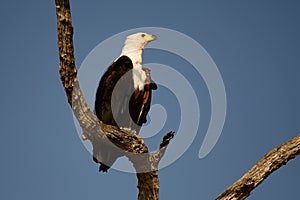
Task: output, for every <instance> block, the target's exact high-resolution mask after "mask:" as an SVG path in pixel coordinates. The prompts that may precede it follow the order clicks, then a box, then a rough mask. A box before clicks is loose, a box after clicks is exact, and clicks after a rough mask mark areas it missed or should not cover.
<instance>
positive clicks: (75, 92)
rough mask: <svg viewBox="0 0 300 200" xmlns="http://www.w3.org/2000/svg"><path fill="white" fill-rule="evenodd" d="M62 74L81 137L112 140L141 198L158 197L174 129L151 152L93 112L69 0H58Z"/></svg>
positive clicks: (60, 70)
mask: <svg viewBox="0 0 300 200" xmlns="http://www.w3.org/2000/svg"><path fill="white" fill-rule="evenodd" d="M55 4H56V14H57V28H58V48H59V60H60V65H59V74H60V78H61V81H62V85H63V87H64V89H65V92H66V95H67V98H68V102H69V104H70V106H71V108H72V110H73V112H74V114H75V116H76V118H77V120H78V122H79V124H80V126H81V128H82V131H83V135H82V139H84V140H86V139H88V140H90V141H91V143H92V144H93V147H95V146H96V145H97V144H99V141H100V140H101V141H106V142H113V143H114V144H115V145H116V146H118V147H119V148H121V149H123V150H124V152H125V155H126V156H127V157H128V158H129V160H130V161H131V162H133V165H134V167H135V169H136V171H137V178H138V189H139V195H138V199H139V200H146V199H151V200H155V199H159V195H158V188H159V182H158V170H157V169H158V163H159V161H160V159H161V158H162V156H163V154H164V152H165V149H166V147H167V145H168V144H169V141H170V139H172V138H173V136H174V132H173V131H172V132H170V133H168V134H166V136H165V137H164V138H163V141H162V142H161V144H160V148H159V150H158V151H157V152H155V153H149V152H148V148H147V146H146V145H145V143H144V141H143V139H142V138H141V137H139V136H138V135H135V134H133V133H127V132H124V131H122V130H120V129H119V128H118V127H114V126H110V125H105V124H103V123H102V122H100V121H99V120H98V118H97V117H96V115H95V114H94V113H93V112H91V110H90V108H89V107H88V105H87V103H86V101H85V99H84V97H83V95H82V91H81V90H80V87H79V83H78V81H77V79H76V72H77V70H76V66H75V58H74V48H73V27H72V20H71V12H70V4H69V1H68V0H56V1H55Z"/></svg>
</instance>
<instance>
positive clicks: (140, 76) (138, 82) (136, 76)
mask: <svg viewBox="0 0 300 200" xmlns="http://www.w3.org/2000/svg"><path fill="white" fill-rule="evenodd" d="M132 77H133V86H134V89H139V90H140V91H142V90H144V85H145V81H146V73H145V72H144V70H143V69H142V68H137V67H133V69H132Z"/></svg>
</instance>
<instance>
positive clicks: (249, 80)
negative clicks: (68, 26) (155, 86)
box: [0, 0, 300, 200]
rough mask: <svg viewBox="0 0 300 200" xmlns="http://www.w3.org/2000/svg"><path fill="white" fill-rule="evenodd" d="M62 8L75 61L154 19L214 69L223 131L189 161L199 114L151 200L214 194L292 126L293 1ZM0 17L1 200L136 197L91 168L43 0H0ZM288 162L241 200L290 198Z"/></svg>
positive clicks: (128, 180)
mask: <svg viewBox="0 0 300 200" xmlns="http://www.w3.org/2000/svg"><path fill="white" fill-rule="evenodd" d="M71 9H72V17H73V25H74V28H75V35H74V42H75V51H76V63H77V66H78V67H79V66H80V64H81V63H82V62H83V60H84V59H85V57H86V56H87V55H88V53H89V52H90V51H91V50H92V49H93V48H94V47H95V46H96V45H98V44H99V43H100V42H101V41H103V40H105V39H106V38H108V37H110V36H112V35H114V34H117V33H119V32H122V31H126V30H128V29H132V28H138V27H145V26H157V27H165V28H170V29H174V30H177V31H180V32H182V33H185V34H186V35H188V36H190V37H192V38H193V39H195V40H196V41H197V42H199V43H200V44H201V45H202V46H203V47H204V48H205V49H206V50H207V52H208V53H209V54H210V55H211V57H212V58H213V59H214V61H215V62H216V64H217V66H218V68H219V71H220V73H221V75H222V77H223V81H224V84H225V88H226V93H227V101H228V107H227V109H228V110H227V118H226V121H225V126H224V129H223V132H222V135H221V137H220V139H219V141H218V143H217V145H216V146H215V148H214V149H213V151H212V152H211V153H210V154H209V155H208V156H207V157H205V158H204V159H201V160H200V159H198V151H199V147H200V144H201V142H202V141H203V137H204V135H203V134H204V133H205V129H206V128H207V120H208V119H209V117H210V116H205V114H203V116H201V117H202V118H203V123H202V124H200V125H203V126H201V127H200V129H199V133H198V134H197V137H196V139H195V141H194V142H193V144H192V145H191V146H190V148H189V149H188V151H186V152H185V154H184V155H183V156H182V157H181V158H180V159H179V160H177V161H176V162H175V163H174V164H172V165H170V166H169V167H167V168H164V169H163V170H161V171H160V174H159V177H160V196H161V199H205V200H206V199H207V200H208V199H213V198H215V197H217V196H218V194H220V193H221V192H222V191H223V190H224V189H226V188H227V187H228V186H229V185H231V184H232V183H233V182H234V181H235V180H237V179H238V178H240V177H241V176H242V175H243V174H244V173H245V172H246V171H247V170H248V169H249V168H250V167H251V166H252V165H253V164H255V163H256V162H257V161H258V160H259V159H260V158H261V157H262V156H263V155H264V154H265V153H266V152H268V151H269V150H271V149H272V148H274V147H275V146H277V145H279V144H281V143H283V142H285V141H287V140H289V139H290V138H292V137H293V136H295V135H296V134H297V133H299V130H300V125H299V118H300V104H299V102H300V95H299V91H300V79H299V74H300V69H299V66H300V60H299V52H300V39H299V35H300V27H299V24H300V15H299V9H300V3H299V2H298V1H286V2H284V1H258V0H255V1H231V0H228V1H215V2H211V1H210V2H209V1H190V2H188V1H170V0H165V1H128V2H125V1H89V2H87V3H85V2H83V1H71ZM0 16H1V18H0V23H1V33H0V34H1V37H0V40H1V45H0V51H1V62H2V64H1V75H0V76H1V78H0V83H1V84H0V89H1V94H2V95H1V100H0V101H1V114H0V118H1V126H0V130H1V140H0V156H1V165H0V177H1V178H0V188H1V189H0V191H1V192H0V198H1V199H7V200H10V199H11V200H16V199H34V200H35V199H44V200H53V199H57V200H60V199H73V200H82V199H91V200H94V199H121V198H122V199H136V197H137V188H136V185H137V180H136V177H135V175H134V174H127V173H123V172H118V171H115V170H111V171H110V172H109V173H108V174H100V173H98V172H97V168H98V166H97V165H96V164H95V163H94V162H93V161H92V158H91V155H90V154H89V153H88V151H87V150H86V149H85V148H84V146H83V144H82V142H81V140H80V138H79V137H78V135H77V132H76V129H75V126H74V123H73V118H72V112H71V110H70V107H69V105H68V104H67V101H66V96H65V94H64V91H63V88H62V86H61V83H60V80H59V74H58V68H57V66H58V50H57V33H56V15H55V6H54V1H33V0H28V1H19V2H18V3H16V2H14V1H5V2H3V3H2V5H1V8H0ZM118 51H119V50H118ZM150 53H151V52H150ZM154 55H155V54H154ZM168 59H170V58H169V57H168V56H167V55H166V63H168V64H169V65H171V64H172V60H168ZM162 60H163V59H161V60H160V62H163V61H162ZM151 61H155V57H151ZM174 65H175V64H174ZM100 73H101V72H99V75H100ZM153 78H154V77H153ZM154 79H155V78H154ZM202 84H203V82H202ZM204 86H205V85H204ZM203 93H204V94H203V99H204V104H203V105H201V106H202V107H206V110H209V109H207V108H209V102H208V103H207V101H209V99H208V98H207V91H204V92H203ZM158 94H159V93H158ZM201 94H202V93H198V94H197V95H199V96H201ZM205 95H206V97H205ZM156 98H159V97H156ZM174 109H176V108H174ZM204 110H205V108H204ZM173 125H174V127H175V128H176V127H177V125H176V122H174V124H173ZM170 127H171V128H172V124H171V125H170ZM154 146H155V144H154ZM299 169H300V158H297V159H295V160H292V161H291V162H289V163H288V164H287V165H286V166H284V167H282V168H281V169H280V170H278V171H276V172H275V173H274V174H272V175H271V176H270V177H269V178H268V179H267V180H266V181H264V182H263V183H262V184H261V185H260V186H259V187H258V188H257V189H255V190H254V191H253V194H252V195H251V196H250V197H249V199H278V200H279V199H297V198H298V197H299V192H298V190H299V176H300V174H299Z"/></svg>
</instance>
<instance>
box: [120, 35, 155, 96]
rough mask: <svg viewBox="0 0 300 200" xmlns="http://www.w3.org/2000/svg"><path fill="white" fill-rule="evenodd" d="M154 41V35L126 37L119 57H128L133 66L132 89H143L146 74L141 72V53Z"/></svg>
mask: <svg viewBox="0 0 300 200" xmlns="http://www.w3.org/2000/svg"><path fill="white" fill-rule="evenodd" d="M153 40H156V36H155V35H151V34H148V33H142V32H139V33H135V34H132V35H129V36H127V38H126V41H125V43H124V46H123V49H122V53H121V55H120V56H128V57H129V58H130V59H131V61H132V64H133V80H134V88H135V89H137V88H139V89H140V90H143V89H144V84H145V80H146V74H145V72H144V71H143V70H142V53H143V50H144V48H145V46H146V45H147V44H148V43H149V42H151V41H153Z"/></svg>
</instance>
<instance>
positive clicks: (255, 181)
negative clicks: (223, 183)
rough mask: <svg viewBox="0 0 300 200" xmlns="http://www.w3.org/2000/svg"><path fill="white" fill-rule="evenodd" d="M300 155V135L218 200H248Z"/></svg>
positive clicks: (276, 150)
mask: <svg viewBox="0 0 300 200" xmlns="http://www.w3.org/2000/svg"><path fill="white" fill-rule="evenodd" d="M299 154H300V134H298V135H297V136H296V137H294V138H293V139H291V140H289V141H287V142H285V143H283V144H281V145H279V146H278V147H276V148H274V149H273V150H272V151H270V152H269V153H267V154H266V155H265V156H264V157H263V158H262V159H261V160H260V161H258V162H257V163H256V164H255V165H254V166H253V167H252V168H251V169H250V170H249V171H248V172H247V173H246V174H244V176H243V177H241V178H240V179H239V180H238V181H236V182H235V183H233V184H232V185H231V186H230V187H229V188H227V189H226V190H225V191H224V192H223V193H222V194H221V195H220V196H218V197H217V200H225V199H246V198H247V197H248V196H249V195H250V192H251V191H252V190H253V189H255V188H256V187H257V186H258V185H259V184H260V183H262V182H263V181H264V180H265V179H266V178H267V177H268V176H269V175H270V174H271V173H272V172H274V171H275V170H277V169H278V168H280V167H281V166H283V165H285V164H286V163H287V162H288V161H289V160H291V159H293V158H295V157H296V156H298V155H299Z"/></svg>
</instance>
